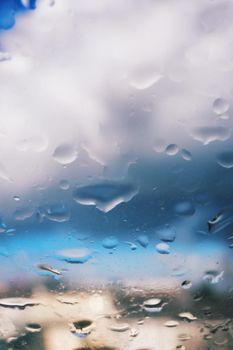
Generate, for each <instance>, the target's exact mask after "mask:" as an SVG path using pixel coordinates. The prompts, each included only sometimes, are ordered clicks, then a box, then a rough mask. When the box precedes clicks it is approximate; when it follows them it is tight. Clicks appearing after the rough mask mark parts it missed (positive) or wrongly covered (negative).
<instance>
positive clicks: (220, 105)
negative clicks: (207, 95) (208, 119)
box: [213, 97, 230, 114]
mask: <svg viewBox="0 0 233 350" xmlns="http://www.w3.org/2000/svg"><path fill="white" fill-rule="evenodd" d="M229 107H230V106H229V103H228V101H227V100H225V99H224V98H221V97H219V98H216V100H214V102H213V111H214V113H216V114H223V113H225V112H227V111H228V109H229Z"/></svg>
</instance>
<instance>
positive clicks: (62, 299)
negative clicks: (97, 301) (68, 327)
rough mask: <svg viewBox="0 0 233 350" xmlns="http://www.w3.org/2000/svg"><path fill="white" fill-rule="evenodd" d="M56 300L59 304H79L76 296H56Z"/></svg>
mask: <svg viewBox="0 0 233 350" xmlns="http://www.w3.org/2000/svg"><path fill="white" fill-rule="evenodd" d="M56 300H57V301H58V302H59V303H61V304H68V305H75V304H79V301H80V300H78V299H77V298H76V296H73V295H71V296H67V295H66V296H59V297H57V298H56Z"/></svg>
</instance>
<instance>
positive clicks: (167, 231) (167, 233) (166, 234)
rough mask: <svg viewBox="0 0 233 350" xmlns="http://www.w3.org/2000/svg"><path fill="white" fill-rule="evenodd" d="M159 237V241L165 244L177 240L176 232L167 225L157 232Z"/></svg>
mask: <svg viewBox="0 0 233 350" xmlns="http://www.w3.org/2000/svg"><path fill="white" fill-rule="evenodd" d="M156 232H157V233H158V235H159V239H161V241H164V242H173V241H174V240H175V239H176V230H175V228H174V227H171V226H170V225H166V226H165V227H163V228H160V229H158V230H156Z"/></svg>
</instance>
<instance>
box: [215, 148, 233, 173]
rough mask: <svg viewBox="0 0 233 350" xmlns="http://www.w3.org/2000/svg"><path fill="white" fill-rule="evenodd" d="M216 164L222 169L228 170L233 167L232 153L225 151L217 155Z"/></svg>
mask: <svg viewBox="0 0 233 350" xmlns="http://www.w3.org/2000/svg"><path fill="white" fill-rule="evenodd" d="M216 158H217V163H218V164H219V165H221V166H222V167H223V168H227V169H230V168H232V167H233V152H231V151H225V152H222V153H219V154H218V155H217V157H216Z"/></svg>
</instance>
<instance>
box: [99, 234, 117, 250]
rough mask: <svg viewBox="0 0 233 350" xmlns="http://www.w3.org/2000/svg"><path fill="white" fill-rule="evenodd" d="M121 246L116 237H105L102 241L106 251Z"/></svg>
mask: <svg viewBox="0 0 233 350" xmlns="http://www.w3.org/2000/svg"><path fill="white" fill-rule="evenodd" d="M118 244H119V242H118V239H117V238H116V237H114V236H109V237H105V238H104V239H103V241H102V245H103V247H104V248H106V249H113V248H115V247H116V246H117V245H118Z"/></svg>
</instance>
